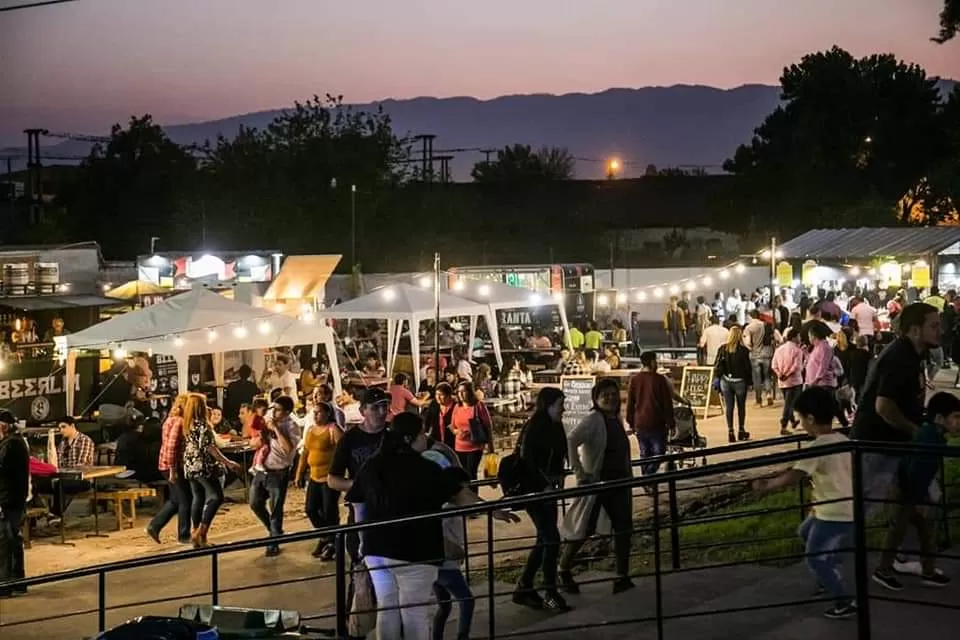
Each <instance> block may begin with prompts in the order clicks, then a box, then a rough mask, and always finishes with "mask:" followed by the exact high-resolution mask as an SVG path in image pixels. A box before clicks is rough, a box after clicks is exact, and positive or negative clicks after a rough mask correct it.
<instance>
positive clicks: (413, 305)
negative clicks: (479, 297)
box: [317, 283, 503, 387]
mask: <svg viewBox="0 0 960 640" xmlns="http://www.w3.org/2000/svg"><path fill="white" fill-rule="evenodd" d="M435 315H436V305H435V301H434V290H433V287H432V286H429V287H419V286H416V285H413V284H408V283H396V284H389V285H385V286H383V287H381V288H379V289H376V290H374V291H372V292H370V293H368V294H366V295H363V296H360V297H359V298H354V299H353V300H348V301H346V302H343V303H341V304H338V305H336V306H333V307H330V308H328V309H325V310H323V311H321V312H319V313H318V314H317V316H318V317H320V318H332V319H338V320H372V319H377V320H380V319H383V320H386V321H387V375H388V377H389V376H390V375H391V374H392V371H393V365H394V361H395V360H396V357H397V350H398V349H399V345H400V336H401V331H402V329H403V323H404V322H407V323H408V326H409V328H410V351H411V353H412V355H413V360H414V363H415V366H414V377H415V380H416V385H417V387H419V386H420V366H419V363H420V331H419V326H420V323H421V322H422V321H424V320H430V319H433V318H434V317H435ZM455 316H469V317H470V337H471V344H472V341H473V336H474V335H475V334H476V327H477V320H478V318H480V317H481V316H482V317H483V318H484V319H485V321H486V323H487V327H488V328H489V330H490V332H491V333H496V330H495V327H496V318H495V317H494V313H493V309H491V308H490V306H489V305H485V304H481V303H477V302H473V301H470V300H466V299H464V298H461V297H459V296H456V295H453V294H451V293H448V292H446V291H440V317H441V318H451V317H455ZM494 354H495V356H496V358H497V363H498V364H500V365H501V366H502V365H503V356H502V355H501V354H500V347H499V343H498V342H494Z"/></svg>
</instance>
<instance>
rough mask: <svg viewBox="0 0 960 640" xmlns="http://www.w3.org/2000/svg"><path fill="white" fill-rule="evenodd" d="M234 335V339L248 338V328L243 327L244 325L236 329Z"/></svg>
mask: <svg viewBox="0 0 960 640" xmlns="http://www.w3.org/2000/svg"><path fill="white" fill-rule="evenodd" d="M233 335H234V337H236V338H241V339H243V338H246V337H247V328H246V327H245V326H243V325H240V326H239V327H236V328H234V330H233Z"/></svg>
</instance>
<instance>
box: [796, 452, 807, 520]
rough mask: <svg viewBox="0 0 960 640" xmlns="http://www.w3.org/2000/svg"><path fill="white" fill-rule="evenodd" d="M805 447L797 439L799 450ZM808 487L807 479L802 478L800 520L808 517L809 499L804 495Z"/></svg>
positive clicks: (800, 486)
mask: <svg viewBox="0 0 960 640" xmlns="http://www.w3.org/2000/svg"><path fill="white" fill-rule="evenodd" d="M802 448H803V447H802V446H801V442H800V441H799V440H797V451H800V450H801V449H802ZM806 488H807V479H806V478H800V483H799V489H800V522H803V521H804V520H806V519H807V500H806V498H805V497H804V494H805V493H806Z"/></svg>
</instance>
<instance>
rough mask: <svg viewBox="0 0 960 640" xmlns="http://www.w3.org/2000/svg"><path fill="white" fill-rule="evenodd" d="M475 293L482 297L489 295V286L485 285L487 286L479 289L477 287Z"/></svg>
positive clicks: (483, 285) (484, 285)
mask: <svg viewBox="0 0 960 640" xmlns="http://www.w3.org/2000/svg"><path fill="white" fill-rule="evenodd" d="M477 293H479V294H480V295H482V296H488V295H490V285H487V284H482V285H480V286H479V287H477Z"/></svg>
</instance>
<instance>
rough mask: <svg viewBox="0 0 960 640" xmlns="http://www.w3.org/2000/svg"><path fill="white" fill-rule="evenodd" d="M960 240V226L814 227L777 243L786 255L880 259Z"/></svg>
mask: <svg viewBox="0 0 960 640" xmlns="http://www.w3.org/2000/svg"><path fill="white" fill-rule="evenodd" d="M957 242H960V227H883V228H871V227H861V228H859V229H813V230H812V231H808V232H806V233H804V234H803V235H801V236H798V237H796V238H794V239H793V240H790V241H788V242H785V243H783V244H782V245H780V247H779V249H780V251H782V252H783V255H784V257H787V258H873V257H876V258H880V257H885V256H891V257H896V256H924V255H929V254H931V253H939V252H940V251H943V250H944V249H946V248H948V247H950V246H951V245H953V244H956V243H957Z"/></svg>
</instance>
